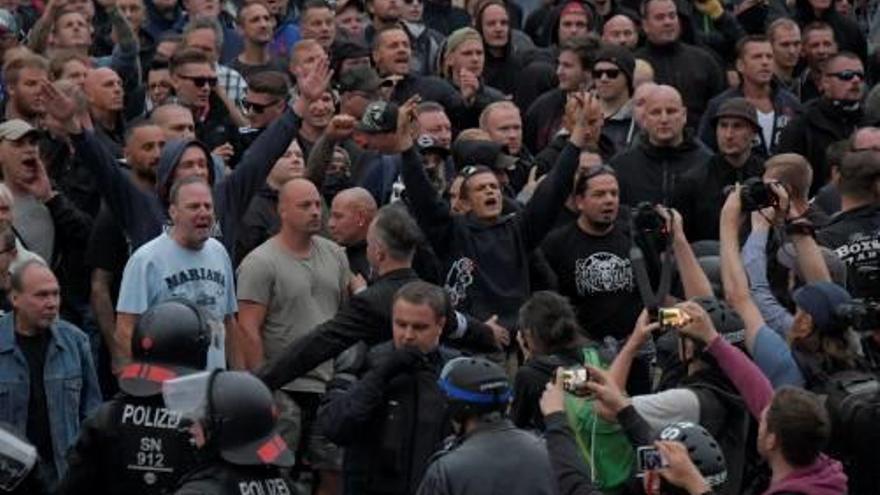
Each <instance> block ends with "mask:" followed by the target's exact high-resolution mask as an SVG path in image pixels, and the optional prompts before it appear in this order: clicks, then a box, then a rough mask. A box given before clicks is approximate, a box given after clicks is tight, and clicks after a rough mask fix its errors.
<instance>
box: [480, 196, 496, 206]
mask: <svg viewBox="0 0 880 495" xmlns="http://www.w3.org/2000/svg"><path fill="white" fill-rule="evenodd" d="M483 204H484V205H485V206H487V207H489V208H492V207H495V206H498V199H497V198H489V199H487V200H486V202H485V203H483Z"/></svg>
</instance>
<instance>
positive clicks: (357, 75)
mask: <svg viewBox="0 0 880 495" xmlns="http://www.w3.org/2000/svg"><path fill="white" fill-rule="evenodd" d="M381 84H382V79H380V78H379V74H377V73H376V71H375V70H373V69H372V68H370V67H354V68H352V69H349V70H347V71H345V72H343V73H342V75H341V76H340V77H339V92H340V93H346V92H349V91H363V92H364V93H374V92H376V91H378V90H379V86H380V85H381Z"/></svg>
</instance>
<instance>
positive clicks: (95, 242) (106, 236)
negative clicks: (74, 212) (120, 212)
mask: <svg viewBox="0 0 880 495" xmlns="http://www.w3.org/2000/svg"><path fill="white" fill-rule="evenodd" d="M128 256H129V244H128V240H127V239H126V238H125V233H124V232H123V231H122V228H121V227H120V226H119V223H118V222H117V221H116V217H115V216H114V215H113V212H111V211H110V208H108V207H107V205H106V204H102V205H101V210H100V211H99V212H98V217H97V218H96V219H95V226H94V227H93V228H92V235H91V236H90V237H89V247H88V249H87V250H86V260H85V262H86V265H87V266H88V267H89V268H90V269H93V268H100V269H102V270H107V271H108V272H110V273H112V274H113V286H112V287H111V297H112V298H113V302H114V304H115V303H116V298H117V296H118V295H119V284H120V282H121V281H122V272H123V270H125V263H126V262H127V261H128Z"/></svg>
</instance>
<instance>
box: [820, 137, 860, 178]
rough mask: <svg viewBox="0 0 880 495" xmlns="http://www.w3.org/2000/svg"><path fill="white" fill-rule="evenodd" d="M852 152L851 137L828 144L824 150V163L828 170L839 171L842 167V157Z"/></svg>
mask: <svg viewBox="0 0 880 495" xmlns="http://www.w3.org/2000/svg"><path fill="white" fill-rule="evenodd" d="M849 151H853V150H852V137H850V138H849V139H841V140H840V141H835V142H833V143H831V144H829V145H828V146H827V147H826V148H825V162H826V163H828V166H829V167H830V168H837V169H838V170H839V169H840V166H841V165H843V157H844V155H846V153H847V152H849Z"/></svg>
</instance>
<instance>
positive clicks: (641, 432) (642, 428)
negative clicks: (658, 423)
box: [617, 404, 657, 447]
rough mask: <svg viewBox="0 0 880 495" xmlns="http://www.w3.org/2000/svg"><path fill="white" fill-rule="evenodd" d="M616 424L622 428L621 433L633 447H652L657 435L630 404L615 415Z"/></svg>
mask: <svg viewBox="0 0 880 495" xmlns="http://www.w3.org/2000/svg"><path fill="white" fill-rule="evenodd" d="M617 422H618V423H620V426H621V427H623V432H624V433H625V434H626V437H627V438H629V442H630V443H631V444H633V445H634V446H636V447H638V446H640V445H653V443H654V440H656V439H657V434H656V433H655V432H654V429H653V428H651V425H650V424H648V422H647V421H646V420H645V418H643V417H642V416H641V415H640V414H639V413H638V411H636V408H635V407H633V406H632V404H630V405H628V406H626V407H624V408H623V409H621V410H620V412H618V413H617Z"/></svg>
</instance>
